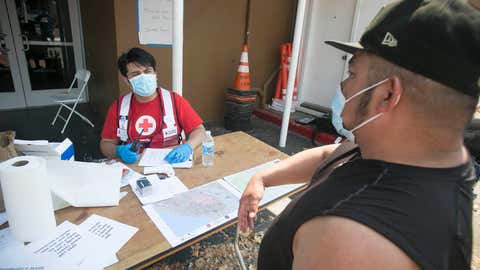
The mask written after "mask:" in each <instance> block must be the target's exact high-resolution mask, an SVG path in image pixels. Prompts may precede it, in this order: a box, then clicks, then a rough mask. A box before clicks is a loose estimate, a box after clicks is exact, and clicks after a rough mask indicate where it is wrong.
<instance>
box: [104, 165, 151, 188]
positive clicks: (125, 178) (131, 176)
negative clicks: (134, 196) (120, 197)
mask: <svg viewBox="0 0 480 270" xmlns="http://www.w3.org/2000/svg"><path fill="white" fill-rule="evenodd" d="M109 166H110V167H112V168H118V169H121V170H122V180H121V183H120V187H125V186H127V185H128V184H129V183H130V180H137V179H138V178H142V177H143V174H140V173H138V172H136V171H134V170H132V169H130V168H129V167H127V166H126V165H125V164H123V163H121V162H115V163H112V164H110V165H109Z"/></svg>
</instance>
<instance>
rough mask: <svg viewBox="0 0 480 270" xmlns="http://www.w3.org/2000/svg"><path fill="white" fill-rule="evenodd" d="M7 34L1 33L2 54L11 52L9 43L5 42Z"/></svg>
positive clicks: (0, 48) (0, 47)
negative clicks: (8, 46)
mask: <svg viewBox="0 0 480 270" xmlns="http://www.w3.org/2000/svg"><path fill="white" fill-rule="evenodd" d="M6 36H7V34H4V33H0V52H1V53H3V54H6V53H8V52H9V51H10V49H9V48H7V42H5V37H6Z"/></svg>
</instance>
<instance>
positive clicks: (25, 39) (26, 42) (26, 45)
mask: <svg viewBox="0 0 480 270" xmlns="http://www.w3.org/2000/svg"><path fill="white" fill-rule="evenodd" d="M20 36H21V37H22V41H23V48H22V50H23V51H24V52H26V51H28V50H30V41H29V40H28V37H27V35H25V34H22V35H20Z"/></svg>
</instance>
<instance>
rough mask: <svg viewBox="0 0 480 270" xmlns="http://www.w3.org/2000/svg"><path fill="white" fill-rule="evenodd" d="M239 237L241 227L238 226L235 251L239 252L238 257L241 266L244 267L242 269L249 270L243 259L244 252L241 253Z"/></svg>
mask: <svg viewBox="0 0 480 270" xmlns="http://www.w3.org/2000/svg"><path fill="white" fill-rule="evenodd" d="M239 238H240V229H238V228H237V233H236V235H235V242H234V244H233V246H234V247H235V253H236V254H237V259H238V263H239V264H240V267H241V268H242V270H247V266H246V265H245V262H244V261H243V256H242V253H240V246H239V245H238V240H239Z"/></svg>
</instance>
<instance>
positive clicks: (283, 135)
mask: <svg viewBox="0 0 480 270" xmlns="http://www.w3.org/2000/svg"><path fill="white" fill-rule="evenodd" d="M306 6H307V0H298V6H297V16H296V22H295V33H294V36H293V45H292V61H291V63H290V71H289V74H288V84H287V94H286V97H285V98H286V100H285V108H284V111H283V118H282V129H281V131H280V142H279V146H280V147H285V146H286V144H287V135H288V124H289V122H290V110H291V108H292V98H293V88H294V86H295V76H296V74H297V66H298V56H299V54H300V42H301V41H302V32H303V24H304V21H305V12H306Z"/></svg>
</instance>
